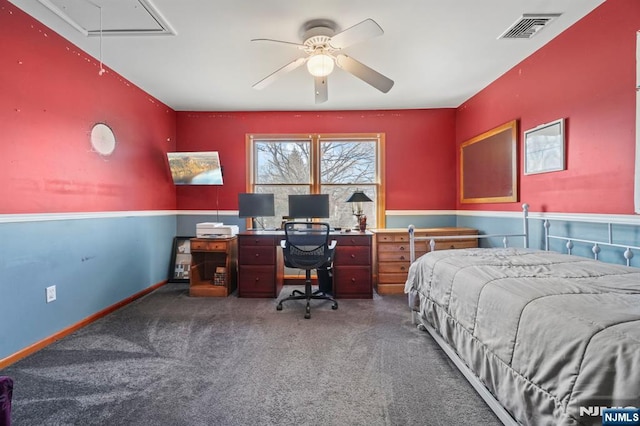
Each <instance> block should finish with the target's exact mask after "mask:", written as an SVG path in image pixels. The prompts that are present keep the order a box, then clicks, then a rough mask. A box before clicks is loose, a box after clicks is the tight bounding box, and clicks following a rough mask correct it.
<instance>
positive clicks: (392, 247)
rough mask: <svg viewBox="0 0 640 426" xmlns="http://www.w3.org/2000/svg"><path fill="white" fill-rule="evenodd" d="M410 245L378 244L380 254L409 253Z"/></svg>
mask: <svg viewBox="0 0 640 426" xmlns="http://www.w3.org/2000/svg"><path fill="white" fill-rule="evenodd" d="M409 250H410V247H409V243H408V242H407V243H404V244H403V243H392V244H378V252H379V253H380V252H383V251H396V252H403V251H404V252H407V253H408V252H409Z"/></svg>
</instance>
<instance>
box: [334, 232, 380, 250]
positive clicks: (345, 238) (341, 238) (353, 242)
mask: <svg viewBox="0 0 640 426" xmlns="http://www.w3.org/2000/svg"><path fill="white" fill-rule="evenodd" d="M329 239H330V240H336V241H338V247H340V246H367V247H369V246H370V245H371V237H369V236H367V235H357V234H355V235H337V236H335V237H334V236H333V235H331V236H329Z"/></svg>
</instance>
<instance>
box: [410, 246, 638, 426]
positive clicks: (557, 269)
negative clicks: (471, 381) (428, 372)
mask: <svg viewBox="0 0 640 426" xmlns="http://www.w3.org/2000/svg"><path fill="white" fill-rule="evenodd" d="M405 292H406V293H410V294H417V295H418V296H419V299H420V308H419V312H420V315H421V317H422V318H423V319H424V320H426V321H427V322H429V323H430V324H431V325H432V326H433V327H434V328H435V329H436V330H437V331H438V332H439V333H440V334H441V335H442V337H443V338H444V339H445V340H446V341H447V342H448V343H449V344H450V345H451V346H452V347H453V348H454V350H455V351H456V352H457V353H458V354H459V356H460V358H462V360H463V361H464V362H465V363H466V364H467V365H468V366H469V367H470V368H471V370H473V371H474V372H475V374H476V375H477V376H478V377H479V378H480V379H481V381H483V382H484V384H485V386H486V387H487V388H488V389H489V390H490V391H491V392H492V393H493V394H494V396H495V397H496V399H498V401H499V402H500V403H501V404H502V405H503V406H504V407H505V408H506V409H507V410H508V411H509V412H510V413H511V414H512V415H513V417H514V418H515V419H516V420H517V421H519V422H521V423H523V424H531V425H547V424H548V425H565V424H566V425H574V424H601V423H600V422H601V417H599V416H597V415H595V416H594V415H592V414H594V413H596V412H597V411H598V407H612V406H614V407H618V406H622V407H627V406H635V407H640V269H637V268H630V267H625V266H619V265H611V264H607V263H602V262H598V261H595V260H591V259H585V258H582V257H576V256H569V255H565V254H559V253H554V252H545V251H534V250H527V249H515V248H512V249H465V250H444V251H436V252H432V253H428V254H426V255H424V256H422V257H421V258H419V259H418V260H417V261H416V262H414V263H413V264H412V265H411V268H410V269H409V276H408V280H407V283H406V286H405Z"/></svg>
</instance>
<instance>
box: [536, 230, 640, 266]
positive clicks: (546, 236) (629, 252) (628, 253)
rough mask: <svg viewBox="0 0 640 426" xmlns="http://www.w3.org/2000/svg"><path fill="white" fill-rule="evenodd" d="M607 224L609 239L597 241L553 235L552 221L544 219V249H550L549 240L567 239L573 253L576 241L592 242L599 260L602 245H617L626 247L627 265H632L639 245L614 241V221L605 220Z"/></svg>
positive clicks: (594, 254) (593, 251)
mask: <svg viewBox="0 0 640 426" xmlns="http://www.w3.org/2000/svg"><path fill="white" fill-rule="evenodd" d="M574 222H583V223H594V222H588V221H575V220H574ZM605 223H606V225H607V234H608V238H607V241H597V240H587V239H582V238H573V237H565V236H560V235H551V233H550V232H549V228H551V223H550V222H549V219H544V223H543V226H544V249H545V250H547V251H548V250H550V249H549V241H550V240H561V241H565V242H566V243H565V247H566V248H567V253H568V254H571V251H572V250H573V247H574V244H573V243H574V242H577V243H585V244H592V247H591V252H592V253H593V258H594V259H596V260H598V256H599V254H600V251H601V249H600V246H606V247H616V248H621V249H625V250H624V253H623V256H624V258H625V260H626V262H627V266H631V259H632V258H633V250H640V247H637V246H633V245H628V244H619V243H616V242H614V241H613V225H614V223H613V222H605Z"/></svg>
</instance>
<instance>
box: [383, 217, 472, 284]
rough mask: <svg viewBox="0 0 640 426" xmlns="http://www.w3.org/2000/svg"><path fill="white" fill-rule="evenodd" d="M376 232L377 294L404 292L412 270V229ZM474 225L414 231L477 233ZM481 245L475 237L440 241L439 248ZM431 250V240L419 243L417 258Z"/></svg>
mask: <svg viewBox="0 0 640 426" xmlns="http://www.w3.org/2000/svg"><path fill="white" fill-rule="evenodd" d="M373 232H374V234H375V262H374V275H375V276H376V291H377V292H378V294H402V293H404V284H405V282H406V281H407V273H408V271H409V264H410V260H409V250H410V249H409V231H408V230H407V229H406V228H404V229H378V230H374V231H373ZM477 234H478V230H477V229H473V228H454V227H452V228H422V229H416V230H415V236H416V237H430V236H442V235H477ZM471 247H478V240H477V239H476V238H470V239H468V240H467V239H460V240H458V239H454V240H437V241H436V250H444V249H460V248H471ZM427 251H429V247H428V242H427V243H425V242H421V243H419V244H416V258H418V257H420V256H422V255H423V254H425V253H426V252H427Z"/></svg>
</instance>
